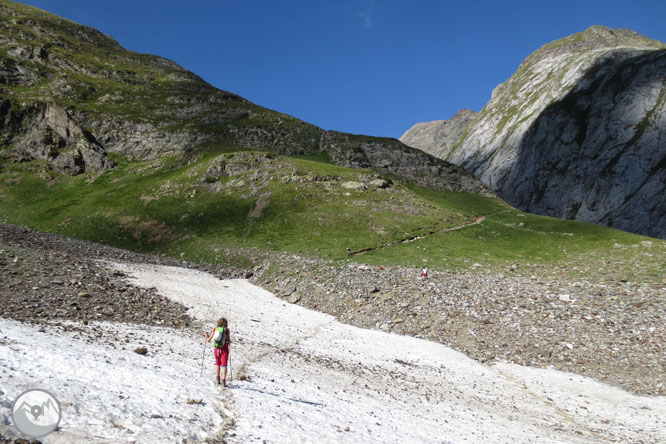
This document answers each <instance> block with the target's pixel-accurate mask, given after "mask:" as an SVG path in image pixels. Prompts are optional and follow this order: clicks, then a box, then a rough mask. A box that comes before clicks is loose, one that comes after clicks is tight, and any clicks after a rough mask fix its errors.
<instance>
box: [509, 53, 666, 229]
mask: <svg viewBox="0 0 666 444" xmlns="http://www.w3.org/2000/svg"><path fill="white" fill-rule="evenodd" d="M596 68H597V69H595V70H593V71H592V72H590V73H589V74H588V75H587V76H585V77H584V78H583V79H581V81H580V82H579V83H578V84H577V85H576V87H575V88H574V89H573V90H572V91H571V92H570V93H569V94H567V95H566V96H565V97H564V98H563V99H562V100H561V101H559V102H556V103H554V104H552V105H551V106H549V107H548V108H546V109H545V110H544V111H543V112H542V113H541V115H540V116H539V117H538V118H537V119H536V121H534V123H533V124H532V126H531V128H530V129H529V131H528V132H527V133H526V134H525V136H524V138H523V140H522V142H521V144H520V145H519V149H518V153H519V155H518V157H517V159H516V161H515V163H514V166H513V168H512V170H511V173H510V174H509V175H508V177H507V178H506V181H505V182H504V183H503V184H501V186H500V187H499V189H498V192H499V193H500V194H501V195H503V196H505V199H506V200H507V201H508V202H510V203H511V204H513V205H516V206H518V207H520V208H524V209H526V210H527V211H530V212H533V213H540V214H548V215H552V216H557V217H564V218H569V219H577V220H583V221H588V222H595V223H601V224H604V225H608V226H611V227H615V228H619V229H622V230H626V231H633V232H637V233H641V234H646V235H648V236H653V237H660V238H666V132H665V131H666V51H657V52H652V53H648V54H641V55H632V54H631V53H629V54H626V55H624V54H615V55H613V57H612V58H610V59H608V60H607V61H604V62H602V63H600V65H599V66H597V67H596ZM541 147H548V149H540V148H541Z"/></svg>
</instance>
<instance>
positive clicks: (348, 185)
mask: <svg viewBox="0 0 666 444" xmlns="http://www.w3.org/2000/svg"><path fill="white" fill-rule="evenodd" d="M342 188H344V189H347V190H353V191H363V190H364V189H365V185H363V184H362V183H361V182H354V181H349V182H343V183H342Z"/></svg>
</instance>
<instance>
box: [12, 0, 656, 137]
mask: <svg viewBox="0 0 666 444" xmlns="http://www.w3.org/2000/svg"><path fill="white" fill-rule="evenodd" d="M23 3H27V4H31V5H34V6H37V7H39V8H41V9H44V10H47V11H49V12H52V13H54V14H57V15H60V16H63V17H66V18H68V19H70V20H72V21H75V22H77V23H80V24H85V25H88V26H92V27H94V28H97V29H99V30H100V31H102V32H104V33H105V34H109V35H110V36H112V37H113V38H114V39H116V40H117V41H118V42H119V43H120V44H121V45H123V46H124V47H125V48H127V49H130V50H132V51H136V52H141V53H150V54H156V55H160V56H163V57H166V58H169V59H171V60H174V61H176V62H178V63H179V64H180V65H182V66H183V67H185V68H187V69H189V70H190V71H193V72H194V73H196V74H198V75H199V76H201V77H202V78H204V79H205V80H206V81H207V82H209V83H210V84H212V85H213V86H215V87H217V88H220V89H223V90H226V91H230V92H233V93H236V94H239V95H241V96H243V97H245V98H246V99H248V100H250V101H252V102H254V103H256V104H258V105H261V106H265V107H267V108H271V109H274V110H277V111H281V112H284V113H287V114H290V115H293V116H295V117H298V118H300V119H303V120H305V121H307V122H310V123H313V124H315V125H317V126H320V127H322V128H324V129H334V130H339V131H345V132H351V133H357V134H369V135H374V136H388V137H400V136H401V135H402V133H403V132H404V131H406V130H407V129H408V128H409V127H411V126H412V125H413V124H414V123H416V122H421V121H428V120H439V119H448V118H450V117H451V116H453V114H455V113H456V111H457V110H458V109H461V108H471V109H474V110H476V111H479V110H480V109H481V108H482V107H483V106H484V105H485V104H486V102H487V101H488V100H489V99H490V94H491V92H492V90H493V88H495V87H496V86H497V85H498V84H499V83H501V82H503V81H505V80H506V79H508V78H509V76H510V75H511V74H512V73H513V72H514V71H515V70H516V68H517V67H518V65H519V64H520V62H521V61H522V60H523V59H525V57H527V56H528V55H529V54H530V53H531V52H533V51H535V50H536V49H538V48H539V47H540V46H542V45H544V44H546V43H548V42H550V41H553V40H556V39H558V38H562V37H565V36H567V35H570V34H573V33H575V32H579V31H582V30H584V29H586V28H587V27H589V26H591V25H605V26H609V27H612V28H630V29H633V30H635V31H637V32H639V33H640V34H643V35H645V36H647V37H650V38H653V39H657V40H661V41H666V26H665V24H666V22H665V21H664V20H665V18H666V1H664V0H632V1H627V0H624V1H616V0H603V1H597V0H593V1H586V0H575V1H570V0H558V1H548V2H541V1H534V0H532V1H511V0H506V1H485V0H478V1H445V0H441V1H436V0H422V1H420V0H403V1H398V0H236V1H230V0H195V1H186V0H178V1H176V0H159V1H158V0H132V1H128V0H24V1H23Z"/></svg>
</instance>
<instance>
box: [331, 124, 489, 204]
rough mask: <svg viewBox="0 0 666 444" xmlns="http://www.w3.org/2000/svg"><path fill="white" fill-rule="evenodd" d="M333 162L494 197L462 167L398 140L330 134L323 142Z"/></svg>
mask: <svg viewBox="0 0 666 444" xmlns="http://www.w3.org/2000/svg"><path fill="white" fill-rule="evenodd" d="M320 148H321V149H322V150H324V151H326V152H327V153H328V154H329V155H330V157H331V160H332V161H333V162H334V163H336V164H338V165H342V166H347V167H351V168H372V169H374V170H376V171H378V172H381V173H388V174H395V175H397V176H401V177H405V178H408V179H410V180H412V181H414V182H415V183H417V184H419V185H422V186H427V187H431V188H435V189H440V190H450V191H468V192H472V193H477V194H492V193H491V192H490V190H488V189H487V188H486V187H484V186H483V185H482V184H481V183H480V182H479V181H478V180H477V179H476V178H475V177H474V176H473V175H471V174H469V173H467V172H466V171H464V170H463V169H462V168H460V167H456V166H455V165H452V164H450V163H448V162H445V161H442V160H440V159H437V158H435V157H433V156H431V155H429V154H426V153H424V152H423V151H420V150H417V149H414V148H410V147H408V146H405V145H403V144H402V143H401V142H399V141H398V140H395V139H379V138H370V137H364V136H352V135H349V134H344V133H338V132H335V131H327V132H326V133H325V134H324V135H323V137H322V139H321V142H320Z"/></svg>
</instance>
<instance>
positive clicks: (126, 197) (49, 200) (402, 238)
mask: <svg viewBox="0 0 666 444" xmlns="http://www.w3.org/2000/svg"><path fill="white" fill-rule="evenodd" d="M229 149H230V148H229V147H220V150H221V151H224V150H229ZM116 160H117V161H118V163H119V167H118V168H117V169H116V170H112V171H106V172H102V173H94V174H93V173H86V174H83V175H79V176H74V177H71V176H66V175H61V174H58V173H54V172H53V171H51V170H49V169H48V167H47V165H46V164H45V163H44V162H41V161H33V162H27V163H20V164H7V163H5V164H4V165H3V166H2V172H0V196H1V201H0V215H1V216H0V217H1V218H2V221H4V222H8V223H13V224H19V225H24V226H28V227H32V228H37V229H40V230H45V231H51V232H56V233H60V234H64V235H67V236H71V237H75V238H81V239H87V240H92V241H97V242H101V243H105V244H109V245H114V246H118V247H123V248H129V249H133V250H139V251H147V252H157V253H165V254H168V255H170V256H173V257H177V258H184V259H188V260H191V261H196V262H199V261H204V262H208V263H213V264H231V265H239V266H252V265H256V262H258V261H260V260H261V256H262V252H267V253H268V252H282V251H284V252H289V253H295V254H299V255H302V256H306V257H318V258H323V259H328V260H334V261H338V260H352V261H357V262H361V263H370V264H376V265H382V266H396V265H399V266H408V267H420V266H423V265H427V266H428V267H429V268H431V269H465V268H472V269H484V270H488V269H491V270H506V269H507V268H508V267H509V266H510V265H512V264H513V263H517V264H520V267H519V268H518V270H516V271H517V272H532V271H530V270H534V268H535V267H536V268H541V269H542V272H544V271H545V272H547V273H551V274H553V275H554V276H557V277H560V278H572V279H575V278H576V277H580V276H583V275H589V276H592V275H597V274H599V273H601V272H604V270H605V271H606V272H607V273H609V274H612V275H613V277H614V278H616V279H629V280H639V281H646V282H661V279H663V276H664V272H665V270H664V263H666V261H664V258H665V257H666V243H664V242H663V241H659V240H654V239H649V238H645V237H641V236H637V235H632V234H628V233H624V232H620V231H617V230H612V229H608V228H605V227H601V226H596V225H591V224H585V223H579V222H572V221H563V220H559V219H553V218H548V217H541V216H533V215H529V214H525V213H522V212H520V211H517V210H515V209H513V208H511V207H509V206H508V205H507V204H506V203H504V202H503V201H501V200H500V199H498V198H493V197H486V196H479V195H474V194H469V193H460V192H445V191H434V190H430V189H427V188H422V187H418V186H415V185H412V184H408V183H405V182H402V181H400V180H398V179H395V178H394V181H393V183H392V184H391V185H390V186H388V187H387V188H380V187H379V185H380V182H376V183H375V185H373V184H372V181H373V180H377V179H378V175H377V174H376V173H375V172H373V171H370V170H358V169H350V168H343V167H339V166H336V165H332V164H330V163H328V162H327V160H326V159H325V158H324V157H321V156H319V157H317V156H314V157H312V156H311V157H285V156H278V155H275V154H272V153H261V152H247V151H240V152H233V151H231V152H222V153H218V154H210V153H209V154H206V155H199V156H198V157H196V158H194V159H190V160H186V159H182V158H166V159H159V160H152V161H144V162H138V161H128V160H126V159H124V158H122V157H120V156H118V157H117V158H116ZM350 183H353V185H355V186H356V187H360V188H361V189H349V188H346V187H345V186H349V185H350ZM479 215H482V216H483V221H482V222H481V223H473V218H474V217H475V216H479ZM648 247H649V248H648ZM348 249H349V250H348ZM366 250H367V251H366ZM248 252H252V253H251V254H250V253H248ZM356 253H358V254H356ZM528 264H529V265H528Z"/></svg>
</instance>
